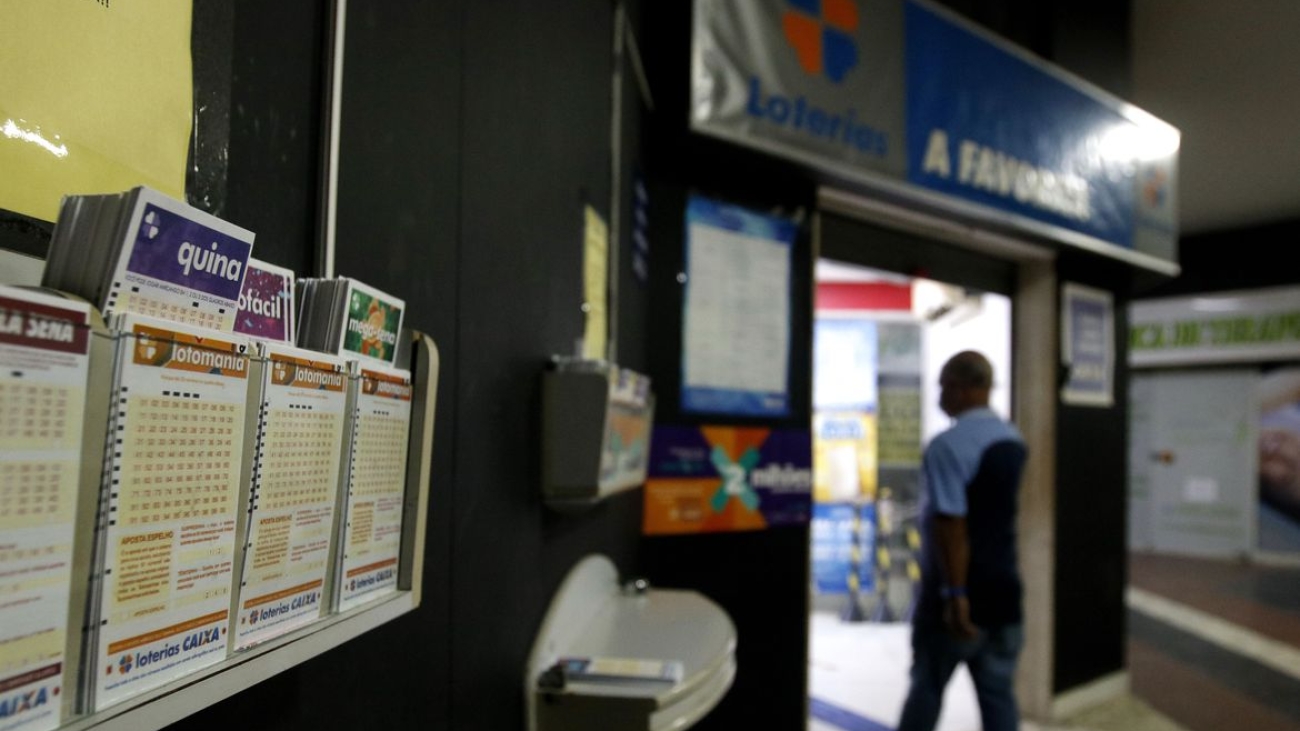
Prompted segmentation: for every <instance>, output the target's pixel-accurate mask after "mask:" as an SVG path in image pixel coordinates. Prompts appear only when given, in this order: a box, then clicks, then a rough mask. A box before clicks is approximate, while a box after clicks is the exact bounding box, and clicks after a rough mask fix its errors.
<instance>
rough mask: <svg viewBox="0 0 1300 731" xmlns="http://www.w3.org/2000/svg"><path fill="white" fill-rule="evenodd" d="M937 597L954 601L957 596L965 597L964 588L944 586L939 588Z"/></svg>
mask: <svg viewBox="0 0 1300 731" xmlns="http://www.w3.org/2000/svg"><path fill="white" fill-rule="evenodd" d="M939 596H941V597H943V598H944V599H956V598H957V597H959V596H966V587H964V586H948V585H946V584H945V585H944V586H941V587H939Z"/></svg>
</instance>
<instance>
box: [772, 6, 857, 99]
mask: <svg viewBox="0 0 1300 731" xmlns="http://www.w3.org/2000/svg"><path fill="white" fill-rule="evenodd" d="M786 5H787V6H788V9H787V10H786V11H785V15H784V16H783V17H782V18H781V28H782V30H783V31H785V39H786V42H788V43H789V44H790V46H791V47H792V48H794V50H795V53H796V54H797V55H798V57H799V66H801V67H802V68H803V70H804V71H805V72H807V73H809V74H812V75H815V76H823V75H824V76H825V77H826V78H828V79H830V80H831V81H833V82H835V83H837V84H838V83H840V82H841V81H843V80H844V77H845V76H847V75H848V73H849V71H852V70H853V67H855V66H857V65H858V44H857V42H856V41H855V40H854V39H853V34H854V33H855V32H856V31H857V29H858V6H857V5H856V4H855V2H854V0H786Z"/></svg>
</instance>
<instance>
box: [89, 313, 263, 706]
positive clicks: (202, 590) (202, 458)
mask: <svg viewBox="0 0 1300 731" xmlns="http://www.w3.org/2000/svg"><path fill="white" fill-rule="evenodd" d="M114 324H115V326H116V327H115V329H116V330H117V332H118V333H119V341H118V362H117V376H116V379H115V388H114V391H113V419H112V422H111V426H110V432H109V434H110V437H109V445H108V448H109V452H108V463H109V465H110V468H109V471H108V473H107V474H106V476H105V485H104V490H105V491H106V493H107V500H106V501H102V503H101V504H104V505H106V506H107V512H106V514H103V515H102V516H101V519H100V526H101V530H102V539H101V543H100V545H99V551H100V555H101V557H102V564H101V569H102V570H101V572H100V573H99V574H98V579H99V585H98V591H97V596H98V599H97V604H98V606H97V609H98V623H97V625H96V628H97V630H98V636H97V637H96V652H95V655H94V662H95V664H94V666H93V672H94V683H93V687H92V690H93V708H94V709H95V710H102V709H104V708H106V707H108V706H111V705H112V704H114V703H116V702H118V701H121V700H123V699H125V698H128V697H130V696H132V695H135V694H137V693H140V692H143V691H145V690H149V689H151V688H154V687H157V686H159V685H162V684H164V683H166V682H168V681H170V680H173V679H175V678H178V677H181V676H183V675H185V674H187V673H190V672H193V671H194V670H197V669H199V668H202V667H204V666H207V665H210V664H213V663H216V662H218V661H220V660H222V659H224V658H225V656H226V650H227V643H228V640H229V637H228V633H227V629H228V620H229V612H230V602H231V591H232V583H233V576H234V557H235V548H236V545H235V543H236V541H235V538H236V521H237V511H238V510H239V505H238V496H239V486H240V471H241V465H242V460H243V459H244V442H245V426H244V425H245V416H246V409H247V394H248V375H249V368H250V358H249V343H248V341H246V340H244V339H243V338H240V337H237V336H233V335H225V334H214V333H212V332H211V331H206V330H200V329H197V328H188V327H184V326H181V325H175V324H171V323H165V322H162V321H158V320H153V319H150V318H145V317H140V316H136V315H125V316H121V317H118V318H115V323H114Z"/></svg>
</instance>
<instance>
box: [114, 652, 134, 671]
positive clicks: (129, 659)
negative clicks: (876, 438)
mask: <svg viewBox="0 0 1300 731" xmlns="http://www.w3.org/2000/svg"><path fill="white" fill-rule="evenodd" d="M134 663H135V660H134V658H133V656H132V655H131V654H130V653H127V654H125V655H123V656H122V659H121V660H118V661H117V670H118V672H120V673H121V674H123V675H126V674H127V673H129V672H131V666H132V665H133V664H134Z"/></svg>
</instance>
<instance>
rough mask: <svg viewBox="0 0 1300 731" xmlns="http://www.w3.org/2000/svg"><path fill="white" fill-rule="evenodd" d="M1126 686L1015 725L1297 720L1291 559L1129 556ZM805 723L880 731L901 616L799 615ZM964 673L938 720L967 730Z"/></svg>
mask: <svg viewBox="0 0 1300 731" xmlns="http://www.w3.org/2000/svg"><path fill="white" fill-rule="evenodd" d="M1129 573H1130V576H1129V581H1130V589H1129V618H1128V624H1129V640H1128V670H1129V676H1130V681H1131V687H1132V693H1131V694H1130V695H1128V696H1125V697H1122V698H1119V699H1117V700H1115V701H1113V702H1111V703H1107V704H1105V705H1103V706H1100V707H1097V708H1093V709H1090V710H1088V711H1086V712H1084V713H1082V714H1079V715H1078V716H1076V717H1073V718H1069V719H1065V720H1063V721H1060V722H1058V723H1056V724H1053V725H1051V726H1036V725H1034V724H1030V723H1026V724H1025V725H1024V728H1025V729H1026V731H1031V730H1033V731H1075V730H1077V731H1237V730H1238V729H1241V730H1243V731H1244V730H1246V729H1249V730H1250V731H1300V567H1292V568H1283V567H1269V566H1260V565H1252V564H1247V563H1243V562H1239V561H1214V560H1204V559H1190V558H1172V557H1164V556H1151V555H1134V556H1133V557H1132V560H1131V562H1130V569H1129ZM809 628H810V632H811V644H810V659H809V663H810V667H809V677H810V681H811V687H810V696H811V701H810V712H811V718H810V719H809V723H808V729H809V731H889V730H890V729H892V728H893V726H894V722H895V721H896V720H897V718H898V713H899V710H900V709H901V708H902V704H903V698H904V696H905V695H906V692H907V669H908V666H909V664H910V662H911V653H910V648H909V643H908V635H909V629H908V627H907V625H905V624H877V623H871V622H857V623H848V622H844V621H842V620H841V619H840V618H839V617H838V615H837V614H836V613H834V612H815V613H814V615H813V616H812V618H811V621H810V624H809ZM978 729H979V714H978V709H977V706H976V704H975V695H974V691H973V689H972V687H971V684H970V678H969V676H968V675H966V674H965V672H964V671H959V674H958V676H957V677H956V678H954V680H953V683H952V684H951V685H950V686H949V688H948V695H947V697H946V698H945V703H944V713H943V716H942V717H941V718H940V722H939V731H977V730H978Z"/></svg>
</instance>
